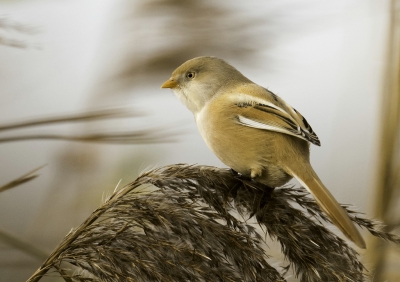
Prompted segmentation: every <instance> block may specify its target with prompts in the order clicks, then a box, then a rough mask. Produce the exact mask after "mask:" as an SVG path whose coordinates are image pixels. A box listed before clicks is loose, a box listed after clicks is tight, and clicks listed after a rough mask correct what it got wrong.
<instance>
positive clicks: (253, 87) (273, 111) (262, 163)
mask: <svg viewBox="0 0 400 282" xmlns="http://www.w3.org/2000/svg"><path fill="white" fill-rule="evenodd" d="M161 88H170V89H171V90H172V91H173V92H174V94H175V95H176V96H177V97H178V98H179V99H180V100H181V102H182V103H183V104H184V105H186V107H187V108H188V109H189V110H190V111H191V112H192V113H193V115H194V118H195V121H196V124H197V127H198V130H199V132H200V134H201V136H202V138H203V139H204V141H205V143H206V144H207V146H208V147H209V148H210V149H211V151H212V152H213V153H214V154H215V155H216V156H217V157H218V158H219V159H220V160H221V161H222V162H223V163H224V164H225V165H227V166H229V167H230V168H231V169H232V170H233V171H234V172H238V173H240V174H241V175H243V176H245V177H250V178H251V180H252V181H256V182H260V183H262V184H265V185H267V186H269V187H280V186H282V185H284V184H286V183H287V182H288V181H290V180H291V179H292V178H295V179H297V181H298V182H299V183H300V184H301V185H302V186H303V187H304V188H306V189H307V190H308V191H309V192H310V193H311V194H312V196H313V197H314V199H315V200H316V202H317V204H318V205H319V206H320V208H321V209H322V210H323V211H324V212H325V213H326V215H327V216H328V218H329V219H330V220H331V222H332V223H333V224H335V225H336V226H337V227H338V228H339V229H340V230H341V231H342V233H343V234H344V235H345V236H346V237H347V238H349V239H350V240H351V241H353V242H354V243H355V244H356V245H357V246H358V247H360V248H366V244H365V241H364V239H363V237H362V236H361V234H360V232H359V230H358V229H357V228H356V226H355V225H354V224H353V222H352V221H351V219H350V217H349V215H348V213H347V212H346V210H345V209H344V208H343V207H341V206H340V204H339V203H338V202H337V200H336V199H335V198H334V196H333V195H332V194H331V192H330V191H329V190H328V189H327V188H326V187H325V185H324V184H323V183H322V181H321V180H320V178H319V177H318V175H317V173H316V172H315V171H314V169H313V168H312V166H311V164H310V144H314V145H317V146H320V145H321V143H320V141H319V138H318V136H317V135H316V133H315V132H314V131H313V129H312V128H311V126H310V124H309V123H308V122H307V120H306V119H305V118H304V117H303V116H302V115H301V114H300V112H298V111H297V110H296V109H295V108H293V107H291V106H290V105H289V104H287V103H286V102H285V101H284V100H283V99H282V98H280V97H279V96H278V95H276V94H274V93H273V92H271V91H269V90H268V89H266V88H264V87H262V86H260V85H258V84H256V83H254V82H252V81H251V80H250V79H248V78H247V77H245V76H244V75H243V74H242V73H241V72H239V71H238V70H237V69H236V68H235V67H233V66H231V65H230V64H228V63H227V62H225V61H224V60H222V59H220V58H217V57H212V56H202V57H196V58H193V59H190V60H188V61H186V62H184V63H183V64H182V65H180V66H179V67H178V68H176V69H175V70H174V71H173V72H172V76H171V77H170V78H169V79H168V80H166V81H165V82H164V83H163V84H162V86H161Z"/></svg>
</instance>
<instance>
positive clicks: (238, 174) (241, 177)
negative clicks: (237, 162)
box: [231, 168, 253, 181]
mask: <svg viewBox="0 0 400 282" xmlns="http://www.w3.org/2000/svg"><path fill="white" fill-rule="evenodd" d="M231 172H232V174H233V175H234V176H235V177H236V178H237V179H240V180H244V181H253V179H252V178H251V177H250V176H246V175H243V174H240V173H239V172H237V171H236V170H234V169H232V168H231Z"/></svg>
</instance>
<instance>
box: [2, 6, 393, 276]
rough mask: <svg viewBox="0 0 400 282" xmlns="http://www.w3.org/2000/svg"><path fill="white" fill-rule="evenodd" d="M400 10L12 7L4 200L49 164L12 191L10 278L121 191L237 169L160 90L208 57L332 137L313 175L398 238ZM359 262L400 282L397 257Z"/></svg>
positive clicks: (5, 208)
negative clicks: (168, 169)
mask: <svg viewBox="0 0 400 282" xmlns="http://www.w3.org/2000/svg"><path fill="white" fill-rule="evenodd" d="M399 5H400V1H398V0H381V1H375V0H346V1H345V0H338V1H334V2H327V1H316V0H269V1H262V0H249V1H229V2H221V1H220V2H216V1H211V0H203V1H184V0H146V1H145V0H142V1H139V0H138V1H128V0H120V1H111V0H96V1H95V0H69V1H60V0H59V1H49V0H30V1H26V0H3V1H0V160H1V161H0V187H1V186H2V185H6V184H7V183H9V182H11V181H13V180H15V179H17V178H19V177H21V176H22V175H24V174H26V173H28V172H30V171H32V170H33V169H35V168H37V167H40V166H41V165H46V166H45V167H43V168H41V169H40V170H39V171H38V172H36V174H40V176H39V177H37V178H35V179H34V180H32V181H29V182H26V183H25V184H23V185H20V186H18V187H15V188H13V189H8V190H6V191H4V192H2V193H1V194H0V281H24V280H26V279H27V278H28V277H29V276H30V275H31V274H32V273H33V272H34V271H35V270H36V269H37V268H38V267H39V266H40V264H41V263H42V261H43V260H44V258H45V257H46V254H49V253H50V252H51V250H52V249H53V248H54V247H55V246H56V245H57V243H58V242H59V241H60V240H61V239H62V238H63V237H64V236H65V235H66V234H67V233H68V232H69V230H70V229H71V228H73V227H76V226H77V225H79V224H80V223H81V222H82V221H83V220H84V219H85V218H86V217H87V216H88V215H89V214H90V213H91V212H92V211H93V210H94V209H95V208H96V207H98V206H99V205H100V204H101V203H102V199H104V197H105V195H109V194H110V193H112V191H113V189H114V188H115V186H116V185H117V183H118V182H119V181H120V180H121V184H120V185H124V184H127V183H129V182H131V181H133V180H134V179H135V178H136V177H137V176H138V174H139V173H140V172H141V171H143V170H146V169H148V168H153V167H157V166H161V165H166V164H174V163H191V164H194V163H197V164H206V165H215V166H220V167H223V166H224V165H223V164H222V163H221V162H220V161H219V160H218V159H217V158H216V157H215V156H214V155H213V153H212V152H211V151H209V150H208V148H207V147H206V145H205V144H204V142H203V140H202V139H201V137H200V135H199V134H198V132H197V129H196V125H195V123H194V120H193V117H192V115H191V113H190V112H189V111H188V110H187V109H186V108H185V107H184V106H183V105H182V104H180V102H179V100H178V99H176V97H174V95H173V93H172V92H171V91H169V90H165V89H160V85H161V84H162V83H163V82H164V81H165V80H166V79H168V78H169V76H170V74H171V72H172V71H173V70H174V69H175V68H176V67H177V66H179V65H180V64H181V63H183V62H184V61H186V60H188V59H190V58H193V57H195V56H200V55H212V56H218V57H221V58H223V59H225V60H227V61H228V62H229V63H231V64H232V65H234V66H235V67H237V68H238V69H239V70H240V71H241V72H243V73H244V74H245V75H246V76H247V77H248V78H250V79H251V80H253V81H254V82H256V83H258V84H261V85H263V86H265V87H267V88H268V89H270V90H271V91H273V92H274V93H276V94H278V95H279V96H281V97H282V98H283V99H284V100H285V101H287V102H288V103H289V104H291V105H292V106H294V107H296V109H297V110H299V111H300V112H301V113H302V114H303V115H304V116H305V117H306V118H307V120H308V121H309V123H310V124H311V125H312V127H313V129H314V130H315V132H316V133H317V134H318V136H319V138H320V140H321V143H322V146H321V147H316V146H312V149H311V158H312V164H313V167H314V168H315V170H316V171H317V172H318V174H319V176H320V178H321V179H322V180H323V182H324V183H325V185H326V186H327V187H328V188H329V189H330V190H331V191H332V193H333V194H334V195H335V197H336V198H337V199H338V201H339V202H342V203H348V204H352V205H354V206H356V207H357V210H358V211H360V212H363V213H365V214H366V215H367V216H368V217H373V218H379V219H382V220H384V221H385V222H386V224H388V227H387V228H388V230H394V229H396V228H397V227H398V226H399V224H400V210H399V206H400V205H398V203H399V201H398V199H399V195H398V194H399V189H398V188H399V178H398V176H397V175H398V173H397V172H398V171H399V170H398V169H399V165H400V162H399V161H400V155H399V153H400V151H399V145H400V143H399V138H398V137H399V132H400V131H399V105H400V100H399V97H400V94H399V80H400V72H399V67H400V56H399V54H400V44H399V42H400V41H399V39H400V17H399V15H400V7H399ZM107 109H108V110H107ZM110 109H111V110H110ZM121 109H125V110H126V109H128V110H129V111H130V113H133V115H126V114H123V115H122V117H121V114H120V112H121ZM124 112H126V111H124ZM82 113H92V114H91V117H88V116H86V117H83V116H82ZM98 113H100V114H98ZM77 117H80V118H77ZM74 118H75V119H74ZM54 119H58V120H59V121H58V122H52V121H54ZM74 120H75V121H74ZM29 122H30V123H34V124H35V125H30V126H29V124H28V123H29ZM138 133H140V134H138ZM364 234H365V235H367V234H366V233H364ZM268 252H269V251H268V250H267V253H268ZM271 252H275V251H272V250H271ZM271 252H269V253H271ZM362 260H363V262H364V264H365V265H366V267H367V268H368V269H369V271H370V274H372V275H373V276H374V281H384V280H387V281H400V271H399V270H400V257H399V249H398V247H397V249H396V248H395V247H394V246H393V245H389V244H386V243H384V242H381V241H375V240H372V239H371V238H369V240H368V250H367V251H365V252H362ZM278 265H279V263H278ZM282 265H286V264H282ZM288 281H297V280H296V279H295V278H294V277H292V278H290V277H289V279H288Z"/></svg>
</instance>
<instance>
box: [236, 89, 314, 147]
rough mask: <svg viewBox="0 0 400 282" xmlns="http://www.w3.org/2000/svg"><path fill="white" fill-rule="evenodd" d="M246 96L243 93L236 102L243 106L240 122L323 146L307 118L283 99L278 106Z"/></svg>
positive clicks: (238, 105)
mask: <svg viewBox="0 0 400 282" xmlns="http://www.w3.org/2000/svg"><path fill="white" fill-rule="evenodd" d="M245 96H247V97H246V98H247V99H246V100H244V95H241V96H240V97H241V99H240V101H237V102H236V103H235V105H236V106H237V107H239V108H242V109H241V111H240V114H239V115H238V116H237V119H238V122H239V123H240V124H242V125H244V126H249V127H253V128H258V129H264V130H270V131H275V132H280V133H284V134H288V135H292V136H295V137H298V138H301V139H303V140H306V141H308V142H311V143H313V144H315V145H317V146H321V142H320V141H319V138H318V136H317V135H316V134H315V132H314V131H313V130H312V128H311V126H310V125H309V123H308V122H307V120H306V119H305V118H304V117H303V116H302V115H301V114H300V113H299V112H298V111H296V110H295V109H294V108H292V107H291V106H289V105H288V104H286V103H285V102H284V101H283V100H281V99H279V103H280V104H281V106H278V105H275V104H274V103H273V102H272V101H268V100H264V99H260V98H255V99H251V96H248V95H245ZM275 96H276V95H275ZM275 100H276V99H275ZM276 101H277V100H276Z"/></svg>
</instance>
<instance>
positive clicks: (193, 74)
mask: <svg viewBox="0 0 400 282" xmlns="http://www.w3.org/2000/svg"><path fill="white" fill-rule="evenodd" d="M186 77H187V78H190V79H193V78H194V77H195V73H194V72H188V73H187V74H186Z"/></svg>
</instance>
